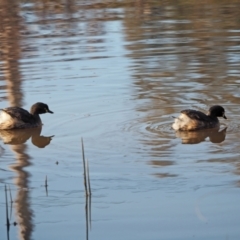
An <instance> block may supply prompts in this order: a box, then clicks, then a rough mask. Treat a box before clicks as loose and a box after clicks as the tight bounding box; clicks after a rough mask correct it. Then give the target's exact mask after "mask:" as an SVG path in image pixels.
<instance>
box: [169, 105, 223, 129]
mask: <svg viewBox="0 0 240 240" xmlns="http://www.w3.org/2000/svg"><path fill="white" fill-rule="evenodd" d="M218 117H223V118H225V119H227V117H226V115H225V110H224V108H223V107H222V106H219V105H214V106H212V107H210V108H209V110H208V113H207V114H205V113H203V112H200V111H197V110H193V109H186V110H183V111H181V114H180V116H179V117H177V118H175V121H174V123H173V125H172V128H173V129H174V130H176V131H194V130H199V129H208V128H219V126H220V123H219V120H218Z"/></svg>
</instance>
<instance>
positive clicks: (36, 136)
mask: <svg viewBox="0 0 240 240" xmlns="http://www.w3.org/2000/svg"><path fill="white" fill-rule="evenodd" d="M41 131H42V128H32V129H16V130H0V138H1V139H2V140H3V142H4V143H5V144H10V145H18V144H23V143H25V142H26V141H27V140H28V139H30V138H32V143H33V145H35V146H37V147H39V148H44V147H46V146H47V145H48V144H49V143H50V142H51V140H52V138H53V137H54V135H52V136H48V137H45V136H40V134H41Z"/></svg>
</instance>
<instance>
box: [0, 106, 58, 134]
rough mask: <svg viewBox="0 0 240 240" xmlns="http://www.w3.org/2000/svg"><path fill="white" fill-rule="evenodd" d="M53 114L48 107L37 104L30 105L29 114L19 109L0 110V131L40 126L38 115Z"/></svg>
mask: <svg viewBox="0 0 240 240" xmlns="http://www.w3.org/2000/svg"><path fill="white" fill-rule="evenodd" d="M43 113H53V112H52V111H51V110H49V108H48V105H47V104H45V103H42V102H37V103H35V104H33V105H32V107H31V109H30V112H28V111H27V110H25V109H23V108H20V107H8V108H3V109H0V129H5V130H7V129H23V128H35V127H40V126H42V121H41V118H40V116H39V114H43Z"/></svg>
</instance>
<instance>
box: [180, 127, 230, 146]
mask: <svg viewBox="0 0 240 240" xmlns="http://www.w3.org/2000/svg"><path fill="white" fill-rule="evenodd" d="M226 131H227V128H224V129H222V130H219V129H218V128H215V129H205V130H199V131H177V132H176V137H178V138H181V139H182V143H183V144H197V143H200V142H203V141H205V140H206V138H207V137H209V139H210V141H211V142H212V143H221V142H223V141H224V140H225V137H226Z"/></svg>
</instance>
